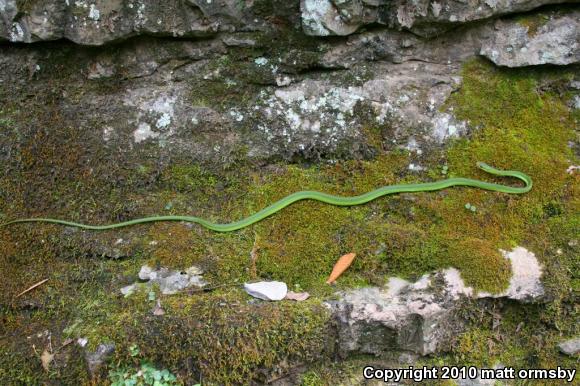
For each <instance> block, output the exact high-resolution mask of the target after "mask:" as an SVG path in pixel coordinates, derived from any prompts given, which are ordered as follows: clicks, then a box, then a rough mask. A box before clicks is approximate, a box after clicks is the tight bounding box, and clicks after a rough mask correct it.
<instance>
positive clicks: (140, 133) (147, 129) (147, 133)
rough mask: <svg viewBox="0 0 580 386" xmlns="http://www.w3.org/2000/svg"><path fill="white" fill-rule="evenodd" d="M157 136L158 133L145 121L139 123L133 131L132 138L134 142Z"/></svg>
mask: <svg viewBox="0 0 580 386" xmlns="http://www.w3.org/2000/svg"><path fill="white" fill-rule="evenodd" d="M157 137H159V133H156V132H154V131H153V130H151V126H150V125H149V124H148V123H146V122H141V123H139V126H138V127H137V130H135V131H134V132H133V138H134V140H135V143H139V142H143V141H145V140H146V139H149V138H157Z"/></svg>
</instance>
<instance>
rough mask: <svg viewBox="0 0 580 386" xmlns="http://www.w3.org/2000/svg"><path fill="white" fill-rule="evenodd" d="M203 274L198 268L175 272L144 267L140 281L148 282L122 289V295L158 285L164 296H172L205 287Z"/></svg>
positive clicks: (140, 272)
mask: <svg viewBox="0 0 580 386" xmlns="http://www.w3.org/2000/svg"><path fill="white" fill-rule="evenodd" d="M202 273H203V272H202V271H201V270H200V269H199V268H198V267H196V266H191V267H189V268H188V269H186V270H185V271H174V270H170V269H167V268H164V267H162V268H159V269H153V268H151V267H149V266H148V265H144V266H142V267H141V270H140V271H139V279H141V280H147V281H146V282H145V283H135V284H131V285H128V286H126V287H123V288H121V293H122V294H123V295H130V294H131V293H133V292H134V291H135V290H136V289H138V288H139V287H141V286H143V285H145V286H146V287H148V288H151V287H152V286H153V285H154V284H157V285H158V286H159V290H160V291H161V293H162V294H164V295H172V294H175V293H177V292H179V291H181V290H183V289H185V288H188V287H191V286H195V287H203V286H205V285H206V282H205V281H204V280H203V278H202V276H201V274H202Z"/></svg>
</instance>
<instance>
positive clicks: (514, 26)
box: [481, 11, 580, 67]
mask: <svg viewBox="0 0 580 386" xmlns="http://www.w3.org/2000/svg"><path fill="white" fill-rule="evenodd" d="M535 22H536V23H541V25H539V26H537V27H535V28H537V30H535V31H533V30H531V27H530V26H526V25H525V24H523V23H520V22H518V21H516V20H498V21H497V23H496V24H495V30H494V32H493V35H492V37H491V39H489V40H487V41H485V42H484V43H483V46H482V48H481V55H483V56H485V57H487V58H488V59H490V60H491V61H493V62H494V63H495V64H497V65H500V66H507V67H523V66H535V65H540V64H556V65H566V64H572V63H578V62H579V61H580V12H578V11H576V12H571V13H568V14H565V15H562V16H554V17H552V18H551V19H549V20H547V21H545V20H540V21H535Z"/></svg>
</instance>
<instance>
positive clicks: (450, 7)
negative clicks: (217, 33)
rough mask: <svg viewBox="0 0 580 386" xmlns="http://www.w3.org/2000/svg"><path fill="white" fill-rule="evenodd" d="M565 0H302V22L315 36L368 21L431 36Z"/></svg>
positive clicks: (355, 27) (352, 28)
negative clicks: (454, 27)
mask: <svg viewBox="0 0 580 386" xmlns="http://www.w3.org/2000/svg"><path fill="white" fill-rule="evenodd" d="M562 2H564V0H507V1H497V0H474V1H454V2H445V1H432V0H417V1H409V0H395V1H388V0H372V1H365V0H302V1H301V11H302V26H303V29H304V32H305V33H306V34H309V35H313V36H328V35H349V34H352V33H354V32H355V31H357V30H358V29H359V28H361V27H362V26H365V25H369V24H383V25H386V26H388V27H391V28H399V29H402V28H405V29H410V30H411V31H413V32H414V33H416V34H419V35H422V36H427V37H432V36H435V35H438V34H440V33H442V32H444V31H447V30H449V29H450V28H452V27H453V26H456V25H459V24H462V23H468V22H473V21H477V20H482V19H486V18H490V17H494V16H501V15H505V14H509V13H514V12H522V11H529V10H531V9H534V8H537V7H539V6H542V5H545V4H555V3H562Z"/></svg>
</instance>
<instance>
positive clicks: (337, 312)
mask: <svg viewBox="0 0 580 386" xmlns="http://www.w3.org/2000/svg"><path fill="white" fill-rule="evenodd" d="M502 253H503V255H504V257H505V258H506V259H508V260H509V261H510V263H511V266H512V274H513V275H512V278H511V280H510V284H509V287H508V289H506V290H505V291H504V292H502V293H500V294H494V295H492V294H488V293H484V292H476V291H474V290H473V288H471V287H467V286H465V284H464V282H463V280H462V278H461V273H460V272H459V271H458V270H456V269H455V268H448V269H445V270H442V271H438V272H436V273H433V274H431V275H424V276H423V277H421V279H419V280H418V281H417V282H415V283H410V282H408V281H406V280H403V279H400V278H396V277H393V278H390V280H389V282H388V285H387V287H386V288H378V287H372V288H362V289H357V290H352V291H348V292H346V293H344V294H343V295H342V297H341V299H340V300H338V301H334V302H329V303H328V304H329V307H330V308H331V309H332V312H333V314H334V317H335V320H336V323H337V326H338V351H339V354H340V355H342V356H347V355H348V354H349V353H352V352H357V353H365V354H374V355H382V354H385V353H389V352H411V353H414V354H418V355H427V354H433V353H436V352H441V351H445V350H446V349H447V348H448V347H449V345H450V344H451V342H452V340H453V338H454V337H455V336H456V335H457V334H458V333H460V332H462V331H463V330H464V328H465V326H464V321H463V320H462V319H461V318H460V317H458V312H459V311H460V310H461V309H462V307H463V300H464V299H466V298H472V299H476V300H475V301H482V302H483V301H485V299H489V298H501V299H509V300H516V301H520V302H537V301H541V300H542V296H543V295H544V290H543V287H542V284H541V281H540V279H541V275H542V267H541V265H540V264H539V263H538V260H537V259H536V257H535V255H534V254H533V253H531V252H530V251H528V250H526V249H525V248H522V247H517V248H515V249H514V250H513V251H509V252H507V251H502ZM481 306H482V307H484V305H483V303H482V304H481Z"/></svg>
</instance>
